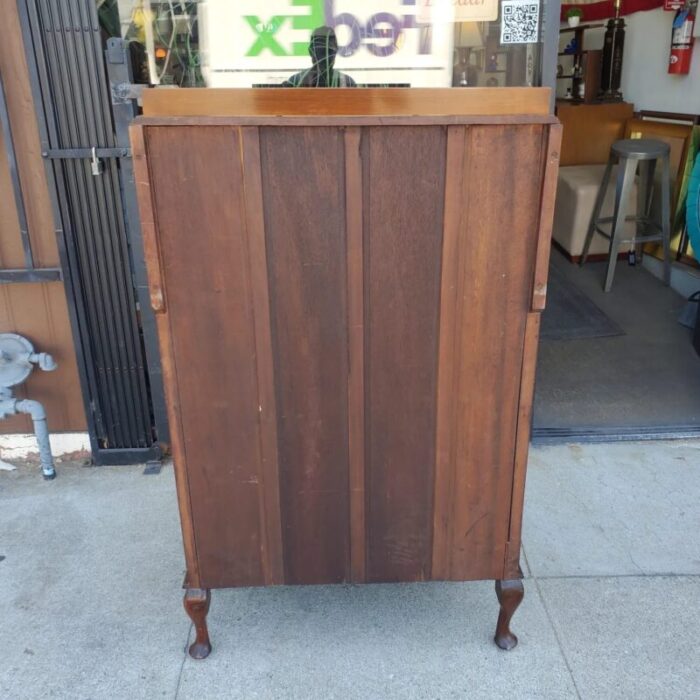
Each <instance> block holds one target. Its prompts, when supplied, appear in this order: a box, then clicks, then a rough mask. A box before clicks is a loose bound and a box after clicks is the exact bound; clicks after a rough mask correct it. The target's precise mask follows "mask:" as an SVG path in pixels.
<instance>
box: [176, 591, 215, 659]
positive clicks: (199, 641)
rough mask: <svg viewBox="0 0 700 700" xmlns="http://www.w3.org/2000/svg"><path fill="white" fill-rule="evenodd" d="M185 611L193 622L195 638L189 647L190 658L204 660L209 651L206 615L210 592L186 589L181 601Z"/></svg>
mask: <svg viewBox="0 0 700 700" xmlns="http://www.w3.org/2000/svg"><path fill="white" fill-rule="evenodd" d="M182 602H183V605H184V606H185V611H186V612H187V614H188V615H189V616H190V619H191V620H192V622H194V629H195V633H196V638H195V640H194V643H193V644H192V645H191V646H190V656H191V657H192V658H193V659H206V658H207V656H209V652H210V651H211V644H210V642H209V630H207V613H208V612H209V603H210V602H211V591H210V590H209V589H208V588H188V589H187V590H186V591H185V598H184V599H183V601H182Z"/></svg>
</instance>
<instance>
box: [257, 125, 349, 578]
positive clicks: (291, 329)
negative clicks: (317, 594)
mask: <svg viewBox="0 0 700 700" xmlns="http://www.w3.org/2000/svg"><path fill="white" fill-rule="evenodd" d="M290 136H292V138H290ZM260 146H261V152H262V179H263V199H264V213H265V225H266V238H267V254H268V269H269V278H270V296H271V300H272V303H271V321H272V329H273V333H272V337H273V349H274V350H273V352H274V364H275V381H276V394H277V398H276V400H277V411H278V427H277V433H278V444H279V457H278V459H279V473H280V502H281V510H282V523H283V532H282V539H283V544H284V570H285V580H286V582H287V583H326V582H340V581H345V580H348V579H349V576H350V572H349V560H350V546H349V530H350V522H349V498H348V479H349V457H348V379H347V378H348V331H347V293H346V277H347V269H346V240H345V226H346V221H345V197H344V182H345V175H344V170H345V159H344V142H343V138H342V133H341V131H340V130H338V129H333V128H316V129H314V128H299V129H294V130H293V134H292V133H290V132H289V131H288V130H286V129H284V128H279V129H277V128H264V129H261V134H260Z"/></svg>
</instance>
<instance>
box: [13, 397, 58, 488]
mask: <svg viewBox="0 0 700 700" xmlns="http://www.w3.org/2000/svg"><path fill="white" fill-rule="evenodd" d="M14 409H15V411H16V412H17V413H25V414H27V415H29V416H31V417H32V422H33V423H34V435H36V441H37V445H38V446H39V459H40V460H41V471H42V472H43V474H44V479H54V478H55V477H56V469H55V468H54V466H53V456H52V455H51V443H50V442H49V426H48V424H47V423H46V410H45V409H44V407H43V406H42V405H41V404H40V403H39V402H38V401H32V400H31V399H22V400H20V401H15V406H14Z"/></svg>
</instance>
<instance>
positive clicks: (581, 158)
mask: <svg viewBox="0 0 700 700" xmlns="http://www.w3.org/2000/svg"><path fill="white" fill-rule="evenodd" d="M633 114H634V105H632V104H630V103H629V102H613V103H609V102H608V103H602V104H592V105H584V104H578V105H572V104H568V103H566V102H562V101H559V102H557V116H558V117H559V120H560V121H561V124H562V127H563V129H564V140H563V142H562V147H561V165H590V164H594V163H607V162H608V157H609V156H610V147H611V146H612V144H613V142H614V141H617V140H618V139H621V138H622V137H623V135H624V133H625V123H626V122H627V120H628V119H631V118H632V116H633Z"/></svg>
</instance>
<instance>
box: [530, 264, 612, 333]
mask: <svg viewBox="0 0 700 700" xmlns="http://www.w3.org/2000/svg"><path fill="white" fill-rule="evenodd" d="M624 334H625V332H624V331H623V330H622V328H620V326H618V325H617V324H616V323H615V322H614V321H612V320H611V319H610V318H609V317H608V316H607V315H606V314H605V313H604V312H603V311H601V310H600V309H599V308H598V307H597V306H596V305H595V304H594V303H593V302H592V301H591V300H590V299H589V298H588V297H587V296H586V295H585V294H584V293H583V292H582V291H581V290H580V289H579V288H578V287H576V285H574V284H573V283H572V282H570V281H569V280H568V279H567V278H566V277H565V276H564V274H563V273H562V272H560V271H559V270H558V269H557V267H556V266H554V265H552V266H550V268H549V281H548V282H547V308H546V309H545V311H544V313H543V314H542V325H541V327H540V338H542V339H543V340H581V339H583V338H605V337H607V336H614V335H624Z"/></svg>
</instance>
